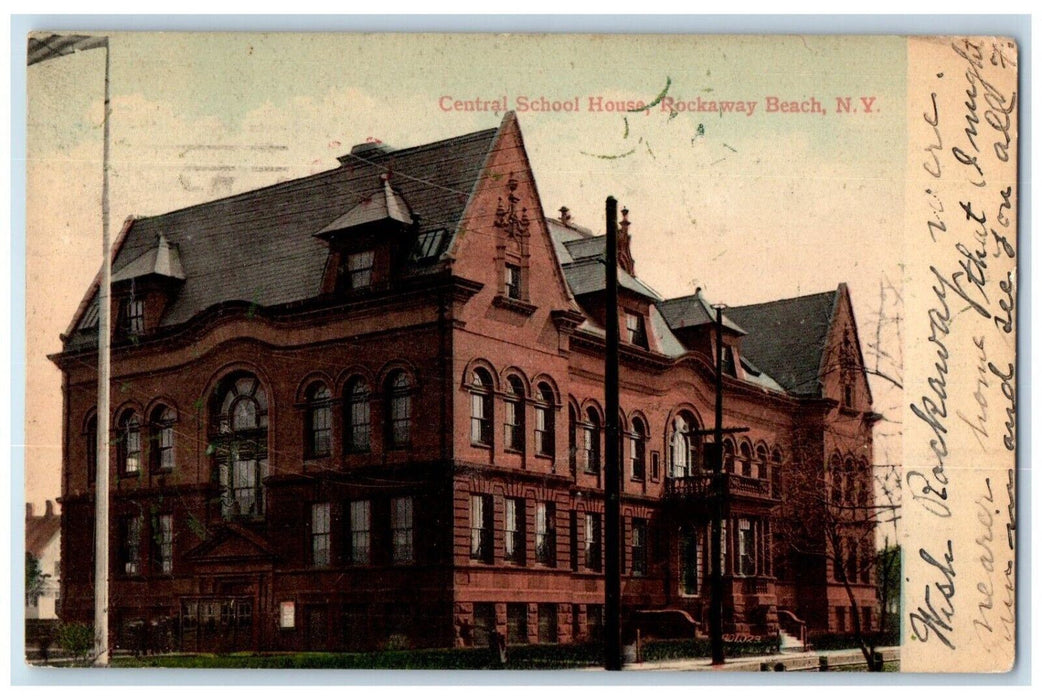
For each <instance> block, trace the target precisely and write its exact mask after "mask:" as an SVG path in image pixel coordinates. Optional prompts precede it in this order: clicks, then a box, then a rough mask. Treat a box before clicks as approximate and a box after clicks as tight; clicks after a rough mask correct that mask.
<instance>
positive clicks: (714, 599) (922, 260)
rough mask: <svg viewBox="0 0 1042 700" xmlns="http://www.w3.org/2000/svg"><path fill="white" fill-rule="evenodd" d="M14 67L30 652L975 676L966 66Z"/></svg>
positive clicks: (998, 373)
mask: <svg viewBox="0 0 1042 700" xmlns="http://www.w3.org/2000/svg"><path fill="white" fill-rule="evenodd" d="M26 55H27V60H26V71H27V84H28V119H27V123H28V133H27V153H28V159H27V166H26V167H27V178H28V180H27V182H28V201H27V224H28V227H27V232H26V237H27V253H28V257H27V260H26V270H27V273H28V274H27V276H26V277H27V290H26V299H27V315H28V335H27V337H28V348H27V353H28V354H27V385H28V387H27V388H28V391H27V397H26V411H27V416H26V430H27V436H26V444H27V446H28V447H27V448H26V464H27V467H26V474H27V483H26V496H25V500H26V532H27V541H26V608H25V609H26V658H27V660H28V662H29V663H32V664H43V665H46V664H50V665H96V666H118V667H137V666H149V667H186V668H188V667H203V666H205V667H227V668H243V667H251V668H252V667H260V668H321V667H327V668H374V669H401V668H425V669H496V668H499V669H502V668H505V669H537V670H545V669H562V670H569V669H570V670H578V669H593V670H596V669H598V668H607V669H618V668H621V669H623V670H625V671H626V672H640V671H664V670H668V671H677V672H680V671H698V670H710V669H715V670H719V669H723V670H733V671H770V672H773V671H834V670H850V669H860V670H866V671H869V670H870V671H930V672H946V671H962V672H965V671H975V672H1005V671H1008V670H1010V669H1011V668H1012V667H1013V666H1014V664H1015V663H1016V659H1017V655H1016V654H1017V650H1016V646H1015V638H1016V625H1017V622H1016V621H1017V610H1016V606H1015V600H1016V590H1017V576H1016V571H1017V566H1016V562H1017V558H1016V547H1017V506H1016V503H1017V480H1016V477H1015V475H1016V448H1017V395H1016V386H1017V358H1016V337H1017V330H1018V325H1017V310H1018V306H1017V290H1018V284H1017V267H1018V237H1017V227H1018V220H1017V201H1018V198H1019V196H1020V189H1019V186H1018V170H1017V159H1018V144H1019V141H1018V124H1019V121H1018V113H1019V107H1020V88H1019V84H1018V47H1017V45H1016V43H1015V42H1014V41H1013V40H1011V39H1008V38H1003V37H993V36H959V37H955V36H944V37H914V38H909V37H897V36H893V37H884V36H822V35H817V36H679V35H677V36H670V35H632V36H625V35H611V36H608V35H605V36H594V35H492V34H468V35H451V34H448V35H444V34H443V35H435V34H427V35H404V34H367V35H360V34H354V35H352V34H307V35H305V34H219V33H218V34H212V33H211V34H204V33H183V34H177V33H163V34H159V33H151V34H149V33H118V32H117V33H111V34H105V33H98V32H75V31H64V32H63V31H50V32H37V33H33V34H32V35H31V36H29V37H28V41H27V54H26ZM106 251H108V253H106ZM106 258H107V262H106Z"/></svg>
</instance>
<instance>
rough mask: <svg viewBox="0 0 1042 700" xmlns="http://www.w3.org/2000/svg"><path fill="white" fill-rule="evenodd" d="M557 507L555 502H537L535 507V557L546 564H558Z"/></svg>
mask: <svg viewBox="0 0 1042 700" xmlns="http://www.w3.org/2000/svg"><path fill="white" fill-rule="evenodd" d="M556 518H557V509H556V507H555V506H554V504H553V503H549V502H543V503H537V504H536V507H535V558H536V561H538V562H539V563H540V564H542V565H544V566H556V564H557V526H556V524H555V521H556Z"/></svg>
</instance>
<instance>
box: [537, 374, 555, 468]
mask: <svg viewBox="0 0 1042 700" xmlns="http://www.w3.org/2000/svg"><path fill="white" fill-rule="evenodd" d="M536 401H537V403H536V405H535V449H536V452H538V453H539V454H540V455H543V456H545V457H553V456H554V392H553V390H552V389H551V388H550V385H549V384H547V383H546V382H541V383H540V384H539V386H538V387H537V391H536Z"/></svg>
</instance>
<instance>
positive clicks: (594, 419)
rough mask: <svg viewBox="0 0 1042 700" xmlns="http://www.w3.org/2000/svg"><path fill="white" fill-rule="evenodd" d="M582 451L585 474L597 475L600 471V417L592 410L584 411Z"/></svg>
mask: <svg viewBox="0 0 1042 700" xmlns="http://www.w3.org/2000/svg"><path fill="white" fill-rule="evenodd" d="M582 450H583V468H584V469H585V470H586V473H587V474H597V473H599V472H600V469H601V417H600V416H599V415H598V414H597V411H596V410H594V409H593V408H588V409H586V422H585V423H583V443H582Z"/></svg>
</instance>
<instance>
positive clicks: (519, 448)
mask: <svg viewBox="0 0 1042 700" xmlns="http://www.w3.org/2000/svg"><path fill="white" fill-rule="evenodd" d="M503 408H504V411H503V413H504V416H503V440H504V442H505V445H506V448H507V449H508V450H514V451H516V452H524V450H525V387H524V385H523V384H522V383H521V379H520V378H518V377H514V376H511V377H508V378H507V395H506V400H505V401H504V403H503Z"/></svg>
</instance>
